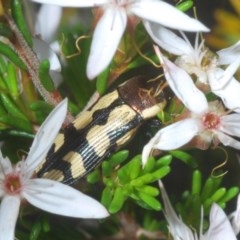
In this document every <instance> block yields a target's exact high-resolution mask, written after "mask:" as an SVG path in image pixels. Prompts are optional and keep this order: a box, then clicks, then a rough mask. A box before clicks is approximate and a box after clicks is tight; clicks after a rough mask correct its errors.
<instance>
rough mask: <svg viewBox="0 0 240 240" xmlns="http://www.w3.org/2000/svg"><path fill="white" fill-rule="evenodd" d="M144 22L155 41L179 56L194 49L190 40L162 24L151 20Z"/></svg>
mask: <svg viewBox="0 0 240 240" xmlns="http://www.w3.org/2000/svg"><path fill="white" fill-rule="evenodd" d="M143 23H144V26H145V28H146V30H147V32H148V34H149V35H150V36H151V38H152V39H153V40H154V42H155V43H156V44H157V45H158V46H160V47H161V48H163V49H164V50H166V51H168V52H169V53H172V54H174V55H178V56H179V55H183V54H190V53H191V52H192V51H193V48H192V46H191V45H189V43H188V42H186V41H185V40H184V39H182V38H180V37H179V36H177V35H176V34H175V33H174V32H172V31H170V30H168V29H167V28H164V27H162V26H161V25H160V24H157V23H154V22H149V21H143Z"/></svg>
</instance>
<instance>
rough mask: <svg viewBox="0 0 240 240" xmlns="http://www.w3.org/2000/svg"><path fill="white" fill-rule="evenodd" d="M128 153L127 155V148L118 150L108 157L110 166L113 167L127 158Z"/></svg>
mask: <svg viewBox="0 0 240 240" xmlns="http://www.w3.org/2000/svg"><path fill="white" fill-rule="evenodd" d="M128 155H129V151H128V150H121V151H118V152H117V153H115V154H113V155H112V156H111V157H110V158H109V159H108V162H109V163H110V164H111V165H112V167H115V166H117V165H119V164H121V163H122V162H124V161H125V160H126V159H127V158H128Z"/></svg>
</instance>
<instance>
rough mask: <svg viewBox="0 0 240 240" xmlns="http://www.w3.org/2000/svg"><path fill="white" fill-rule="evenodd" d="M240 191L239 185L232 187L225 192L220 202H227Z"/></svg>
mask: <svg viewBox="0 0 240 240" xmlns="http://www.w3.org/2000/svg"><path fill="white" fill-rule="evenodd" d="M238 193H239V188H238V187H231V188H230V189H228V190H227V192H226V193H225V194H224V196H223V197H222V198H221V199H220V201H219V202H218V203H219V204H222V203H226V202H228V201H230V200H231V199H233V198H234V197H236V196H237V194H238Z"/></svg>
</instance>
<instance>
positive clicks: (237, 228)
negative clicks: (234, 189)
mask: <svg viewBox="0 0 240 240" xmlns="http://www.w3.org/2000/svg"><path fill="white" fill-rule="evenodd" d="M229 219H230V220H231V223H232V228H233V231H234V232H235V234H236V235H237V234H238V233H239V232H240V194H238V198H237V209H236V211H234V212H233V213H231V214H230V216H229Z"/></svg>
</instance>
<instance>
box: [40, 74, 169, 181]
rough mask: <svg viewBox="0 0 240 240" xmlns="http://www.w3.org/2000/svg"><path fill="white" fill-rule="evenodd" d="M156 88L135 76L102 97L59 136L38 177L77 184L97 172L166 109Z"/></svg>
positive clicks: (163, 100) (162, 96)
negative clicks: (100, 164) (137, 132)
mask: <svg viewBox="0 0 240 240" xmlns="http://www.w3.org/2000/svg"><path fill="white" fill-rule="evenodd" d="M155 82H156V81H154V84H156V83H155ZM157 82H158V85H159V81H157ZM154 89H155V88H154V87H153V83H152V82H148V81H147V79H146V78H144V77H135V78H132V79H131V80H129V81H127V82H126V83H124V84H122V85H120V86H119V87H118V89H117V90H114V91H112V92H110V93H108V94H107V95H105V96H103V97H102V98H100V99H99V101H98V102H97V103H96V104H95V105H94V106H93V107H92V108H91V109H90V110H88V111H85V112H83V113H81V114H80V115H79V116H78V117H77V118H76V119H75V121H73V122H72V123H71V124H70V125H68V126H67V127H66V128H65V129H64V131H63V132H62V133H60V134H59V135H58V136H57V138H56V140H55V142H54V144H53V145H52V147H51V149H50V151H49V152H48V154H47V157H46V160H45V161H44V162H43V164H42V165H41V166H40V167H39V169H38V170H37V175H38V176H39V177H44V178H50V179H54V180H57V181H61V182H63V183H66V184H73V183H74V182H76V181H77V180H78V179H79V178H81V177H83V176H84V175H86V173H88V172H89V171H91V170H93V169H94V168H95V167H96V166H98V164H99V163H100V162H101V161H102V160H103V159H105V158H107V157H108V156H109V155H110V154H111V153H112V152H114V151H116V150H117V149H118V148H120V147H121V146H122V145H123V144H125V143H126V142H127V141H128V140H130V139H131V138H132V137H133V136H134V133H135V132H136V130H137V129H138V127H139V126H140V125H141V124H142V123H143V121H144V120H145V119H146V118H150V117H153V116H155V115H156V114H157V113H158V112H159V111H160V110H162V109H163V107H164V106H165V104H166V101H165V98H164V95H163V92H162V91H161V92H159V93H158V94H157V95H156V92H155V90H154Z"/></svg>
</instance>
